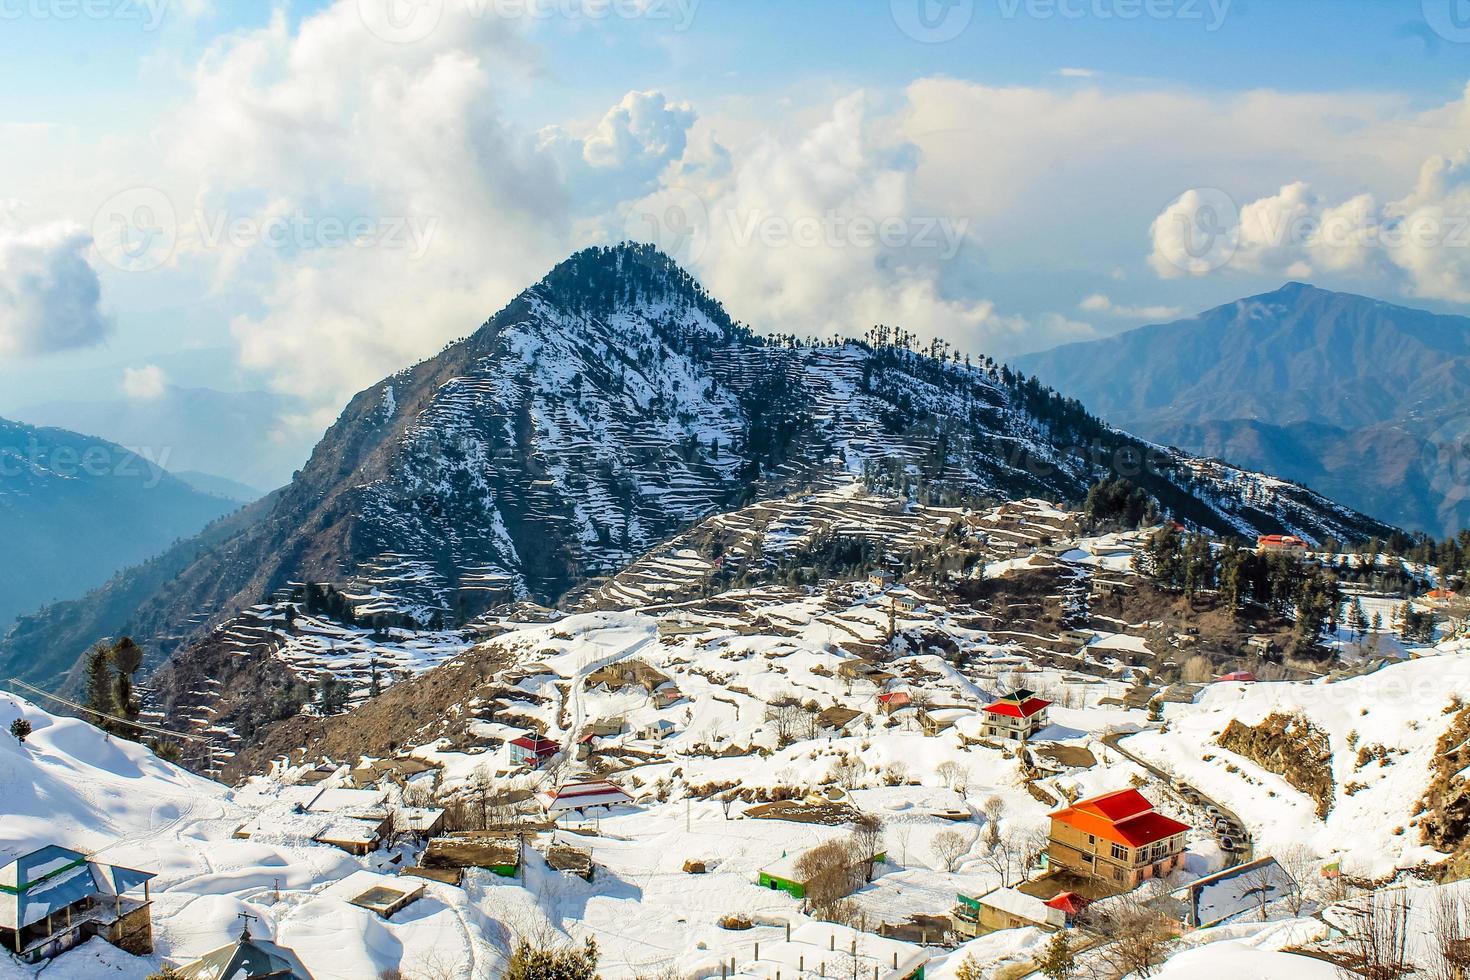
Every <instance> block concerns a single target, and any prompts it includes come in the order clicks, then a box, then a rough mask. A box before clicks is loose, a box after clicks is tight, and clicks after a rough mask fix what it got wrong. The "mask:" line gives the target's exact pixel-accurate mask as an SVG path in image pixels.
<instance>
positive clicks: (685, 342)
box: [0, 245, 1387, 682]
mask: <svg viewBox="0 0 1470 980" xmlns="http://www.w3.org/2000/svg"><path fill="white" fill-rule="evenodd" d="M891 337H892V339H893V340H894V341H895V342H894V343H889V344H887V345H884V346H878V347H874V346H871V345H869V344H866V343H860V342H855V341H849V342H845V343H842V344H838V345H835V346H834V345H831V344H825V345H814V346H807V345H797V344H793V343H790V342H774V341H767V340H763V339H761V338H759V337H757V336H756V335H755V334H754V333H753V332H752V331H751V330H750V329H749V328H748V327H746V326H744V325H742V324H739V323H736V322H734V321H733V320H731V318H730V317H729V316H728V315H727V314H726V312H725V311H724V309H723V308H722V307H721V306H720V305H719V303H718V302H716V301H715V300H714V299H713V298H712V297H710V296H709V295H708V294H707V293H706V292H705V291H704V290H703V288H702V287H700V286H699V284H698V283H697V282H695V281H694V280H693V279H692V278H691V277H690V276H689V275H688V274H687V273H685V272H684V271H683V270H681V269H679V268H678V267H677V266H676V265H675V264H674V263H673V262H672V260H670V259H669V258H668V257H667V256H665V255H663V254H662V253H660V252H658V251H656V250H654V249H652V248H651V247H647V246H633V245H625V246H619V247H616V248H600V249H589V250H586V251H583V252H579V253H577V254H576V255H574V256H572V257H571V258H569V259H568V260H566V261H565V262H563V263H561V264H560V265H558V266H557V267H556V268H555V269H553V270H552V271H551V272H550V273H549V274H548V275H547V276H546V277H545V278H544V279H542V280H541V282H539V283H537V284H536V285H534V286H532V287H531V288H529V289H527V290H526V291H525V292H524V293H522V294H521V295H520V296H518V297H517V298H516V299H514V300H512V301H511V303H509V304H508V305H507V306H506V307H505V308H504V309H503V310H501V311H500V312H499V313H497V314H496V315H495V316H494V317H492V318H491V319H490V320H489V321H487V322H486V323H485V324H484V325H483V326H481V327H480V329H478V330H477V331H476V332H475V333H474V334H472V335H471V336H469V337H467V338H466V339H464V340H462V341H460V342H458V343H455V344H452V345H450V346H449V347H447V348H446V349H445V350H444V351H442V352H441V353H440V354H439V355H437V356H436V357H434V358H432V359H430V360H428V361H424V362H423V363H420V364H418V365H415V366H414V367H412V368H409V369H407V370H405V371H402V372H399V373H398V374H395V375H394V376H392V377H390V378H387V379H385V380H383V381H382V382H380V383H379V384H377V385H374V386H372V387H371V388H369V389H367V390H365V391H363V392H361V393H360V394H358V395H357V396H356V397H354V398H353V399H352V401H351V402H350V403H349V404H348V406H347V407H346V409H345V410H344V411H343V412H342V415H341V416H340V417H339V419H338V420H337V422H336V423H335V424H334V425H333V426H332V427H331V428H330V429H329V430H328V432H327V433H326V435H325V436H324V437H323V438H322V440H321V442H320V443H319V444H318V445H317V447H316V449H315V451H314V452H313V453H312V456H311V459H310V460H309V461H308V462H307V464H306V465H305V466H304V467H303V468H302V469H301V471H300V472H299V473H298V474H297V477H296V479H295V480H293V481H292V483H291V484H290V485H289V486H287V487H285V488H283V489H282V490H280V491H279V492H277V493H276V494H274V495H272V497H271V498H269V499H268V500H267V501H263V502H261V503H260V504H257V505H255V506H254V507H252V508H251V509H250V511H249V515H250V516H249V518H248V520H242V522H241V524H239V525H238V526H236V527H235V528H233V529H232V530H231V533H229V534H223V535H217V536H216V537H215V538H214V539H212V540H211V541H210V542H209V543H208V544H207V546H200V547H198V548H197V549H196V550H197V551H198V557H197V558H194V559H192V560H191V559H189V558H188V557H187V556H186V555H184V556H183V557H182V558H180V557H179V556H180V555H183V552H182V551H181V552H176V553H175V558H177V559H179V560H180V562H181V564H183V566H184V567H182V568H181V569H179V570H178V571H177V573H176V574H175V575H174V576H173V577H172V578H171V579H170V580H169V581H168V582H167V583H166V584H164V585H163V586H162V587H161V588H159V589H158V590H156V591H153V592H151V593H150V594H148V595H147V596H145V597H141V598H140V597H138V596H129V597H128V598H127V599H126V600H123V599H120V598H119V597H117V596H115V595H107V594H98V595H94V596H90V597H88V598H86V599H84V600H81V601H80V602H79V603H75V604H61V605H60V606H58V607H57V608H56V609H54V610H51V611H50V612H49V613H47V614H43V615H40V616H37V617H34V618H31V619H28V620H27V621H26V623H25V624H24V625H25V626H26V630H25V637H26V640H25V642H24V643H23V644H17V643H13V642H12V643H0V669H4V668H5V667H6V665H7V662H8V663H10V664H12V665H13V664H15V663H17V662H22V663H25V664H26V665H27V666H28V667H29V668H30V669H31V670H33V671H34V673H33V677H34V678H35V679H37V680H41V681H52V682H54V681H55V679H56V678H57V677H58V676H59V674H60V673H61V672H64V671H66V670H67V669H68V668H69V667H70V665H71V663H72V658H74V657H75V656H76V654H77V653H79V652H80V649H79V646H84V645H85V644H84V641H89V640H90V636H89V634H90V635H91V636H95V635H105V634H109V633H113V632H115V631H117V630H119V629H121V628H122V626H123V625H127V627H128V628H129V630H130V631H131V632H132V633H134V635H135V636H137V638H138V639H139V640H140V641H141V642H143V643H144V644H145V646H146V647H147V648H148V649H149V650H150V653H151V654H152V655H153V656H154V661H153V663H154V664H155V665H156V663H157V662H158V660H159V659H162V658H167V657H168V656H171V655H173V654H174V653H176V652H178V651H179V650H181V649H184V648H186V647H187V646H188V644H189V643H190V642H192V641H193V640H195V639H197V638H199V637H200V636H202V635H203V634H204V633H205V632H206V631H207V630H208V628H209V627H210V626H211V625H214V624H218V623H220V622H223V621H224V620H225V619H227V618H228V617H229V616H231V615H233V614H235V613H237V612H239V611H240V610H241V609H243V608H245V607H248V606H250V605H252V604H254V603H258V602H261V601H263V600H265V599H267V598H270V597H272V596H277V595H280V594H282V593H283V592H287V591H290V590H293V589H300V588H301V585H302V583H319V584H320V583H326V584H330V585H331V586H333V588H334V590H335V591H336V593H337V594H338V595H339V596H340V597H341V601H342V602H343V603H344V604H346V605H347V606H349V607H350V609H351V612H352V613H353V614H354V615H355V616H356V617H358V619H359V620H360V621H366V622H372V621H374V620H378V621H382V622H384V623H388V622H404V623H407V624H413V625H418V626H429V627H433V626H436V625H448V624H453V623H457V622H463V621H465V620H467V619H469V618H472V617H473V616H475V615H476V614H478V613H480V612H482V611H484V610H485V609H487V608H489V607H490V606H492V605H494V604H496V603H499V602H504V601H509V600H517V599H522V598H535V599H538V600H540V601H543V602H550V601H554V600H555V599H556V598H557V597H558V596H560V595H561V594H563V593H564V592H565V591H566V590H567V589H569V588H570V587H572V586H573V585H575V584H577V583H579V582H581V581H585V580H586V579H588V578H590V577H595V576H603V575H609V574H612V573H614V572H616V571H617V570H619V569H620V568H622V567H623V566H625V565H626V564H627V563H629V562H630V561H631V560H632V559H634V558H635V557H637V556H638V555H640V554H642V553H643V552H645V551H647V550H648V549H649V548H651V547H653V546H654V545H656V544H657V543H659V542H660V541H663V540H665V539H667V538H669V537H670V536H672V535H673V534H675V533H677V532H678V531H680V530H682V529H684V528H686V527H688V526H689V525H691V524H692V523H694V522H695V521H696V520H698V519H700V518H702V517H704V516H706V515H708V514H711V513H713V512H716V511H719V510H723V509H729V508H732V507H735V506H738V505H741V504H744V503H748V502H750V501H752V500H755V499H760V498H762V497H766V496H770V495H773V494H778V493H783V492H786V491H788V490H790V489H792V488H798V487H823V486H833V485H835V484H838V483H842V482H847V481H850V480H851V479H853V478H854V476H857V475H863V474H866V475H867V476H869V477H870V478H872V479H881V480H887V481H889V482H890V483H896V484H901V485H903V488H905V489H907V490H908V491H909V492H911V493H923V494H931V495H941V496H942V495H943V494H950V495H952V496H955V497H957V496H958V495H961V494H963V495H969V496H975V495H986V496H989V497H994V498H1003V499H1008V498H1016V497H1023V496H1042V497H1049V498H1053V499H1072V500H1080V499H1081V498H1082V497H1083V496H1085V494H1086V492H1087V489H1088V487H1089V486H1090V485H1091V484H1092V483H1093V482H1095V481H1096V480H1097V479H1098V478H1099V477H1101V476H1103V475H1108V474H1113V473H1117V472H1120V471H1122V470H1125V469H1126V470H1128V472H1129V473H1131V474H1132V476H1133V478H1134V479H1135V480H1136V482H1139V483H1141V484H1142V485H1143V486H1144V487H1145V489H1147V490H1149V491H1150V492H1151V493H1152V494H1153V495H1154V496H1155V497H1156V498H1157V499H1159V500H1160V501H1161V503H1162V504H1163V506H1164V507H1165V508H1166V509H1167V510H1169V511H1170V512H1172V513H1174V514H1176V515H1177V516H1178V517H1179V518H1180V519H1182V520H1186V521H1189V522H1191V523H1193V524H1195V525H1197V526H1200V527H1205V528H1211V529H1213V530H1217V531H1222V532H1231V533H1242V534H1252V533H1256V532H1270V531H1289V532H1293V533H1300V534H1304V535H1307V536H1309V537H1314V538H1320V537H1325V536H1333V537H1339V538H1363V537H1367V536H1368V535H1370V534H1376V533H1385V532H1386V531H1387V528H1386V527H1385V526H1384V525H1382V524H1380V523H1378V522H1375V521H1372V520H1371V519H1368V518H1365V517H1364V516H1363V515H1361V514H1357V513H1354V512H1352V511H1351V510H1348V509H1346V508H1343V507H1340V506H1338V505H1336V504H1334V503H1332V502H1331V501H1328V500H1326V499H1324V498H1322V497H1320V496H1317V495H1315V494H1312V493H1310V492H1308V491H1306V490H1304V489H1302V488H1299V487H1294V486H1292V485H1290V484H1286V483H1282V482H1280V481H1276V480H1272V479H1268V478H1261V477H1258V476H1256V475H1253V474H1248V473H1242V472H1239V471H1235V470H1229V469H1227V468H1210V469H1209V470H1206V469H1201V468H1198V467H1193V466H1191V465H1190V461H1189V460H1187V459H1186V458H1185V457H1183V456H1182V455H1179V454H1170V453H1154V459H1153V460H1152V462H1153V465H1152V466H1151V467H1148V468H1144V469H1143V470H1141V471H1138V470H1135V469H1133V468H1132V467H1131V464H1130V460H1137V459H1140V458H1142V457H1143V456H1145V455H1146V454H1148V453H1149V452H1150V447H1148V446H1146V445H1145V444H1143V443H1141V442H1139V441H1138V440H1136V439H1134V438H1133V437H1131V436H1128V435H1126V434H1125V433H1121V432H1118V431H1117V430H1114V429H1111V428H1109V427H1107V426H1105V425H1102V424H1101V423H1099V422H1098V421H1097V419H1096V418H1094V417H1092V416H1090V415H1089V414H1088V413H1087V412H1086V411H1085V410H1084V409H1083V408H1082V406H1081V405H1080V404H1078V403H1076V402H1075V401H1072V400H1070V399H1065V398H1062V397H1060V396H1058V395H1056V394H1055V393H1054V392H1050V391H1048V390H1046V389H1044V388H1043V387H1041V386H1040V385H1038V384H1036V383H1035V382H1032V381H1028V380H1026V379H1024V378H1021V377H1019V376H1017V375H1015V374H1014V373H1013V372H1011V371H1010V370H1009V369H1006V368H1003V367H1001V366H1000V365H997V364H994V363H993V362H990V361H988V360H982V361H981V362H980V363H979V364H975V365H971V364H968V363H967V364H961V363H960V362H959V361H957V360H950V359H941V358H936V357H933V356H930V355H928V354H925V353H920V352H918V351H915V350H912V349H910V341H909V340H908V339H907V338H906V337H904V336H903V335H901V334H899V333H897V332H893V333H892V334H891ZM104 591H105V590H104ZM52 621H54V622H55V624H56V625H57V626H58V628H60V630H61V632H59V633H57V632H54V631H51V629H50V627H49V626H48V622H52Z"/></svg>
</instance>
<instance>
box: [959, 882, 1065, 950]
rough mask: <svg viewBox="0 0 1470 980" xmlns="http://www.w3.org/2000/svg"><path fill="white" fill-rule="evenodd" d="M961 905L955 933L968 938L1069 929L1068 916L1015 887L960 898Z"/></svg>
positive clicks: (1059, 909) (1057, 908)
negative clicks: (1003, 932) (1030, 929)
mask: <svg viewBox="0 0 1470 980" xmlns="http://www.w3.org/2000/svg"><path fill="white" fill-rule="evenodd" d="M955 898H956V900H957V902H958V904H956V905H955V907H954V909H953V910H951V911H950V914H949V917H950V920H951V922H952V923H953V928H954V931H955V932H957V933H959V934H960V935H961V936H964V937H965V938H966V939H975V938H977V937H979V936H983V935H985V934H986V933H990V932H999V931H1000V930H1002V929H1024V928H1027V927H1035V928H1037V929H1041V930H1043V931H1045V932H1056V931H1057V930H1058V929H1064V928H1066V927H1067V924H1068V923H1067V913H1066V912H1065V911H1064V910H1063V909H1062V908H1059V907H1056V906H1053V905H1052V904H1051V903H1050V902H1045V901H1042V900H1041V899H1039V898H1036V897H1035V896H1032V895H1027V894H1025V893H1023V892H1019V891H1017V890H1016V889H1014V888H997V889H996V890H995V891H992V892H989V893H987V894H984V895H981V896H980V897H978V898H971V897H970V896H968V895H956V896H955Z"/></svg>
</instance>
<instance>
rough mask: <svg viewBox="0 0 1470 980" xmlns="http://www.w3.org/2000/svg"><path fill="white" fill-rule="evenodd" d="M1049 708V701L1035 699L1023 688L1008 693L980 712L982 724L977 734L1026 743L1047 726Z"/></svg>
mask: <svg viewBox="0 0 1470 980" xmlns="http://www.w3.org/2000/svg"><path fill="white" fill-rule="evenodd" d="M1050 707H1051V702H1050V701H1047V700H1045V699H1043V698H1038V697H1037V696H1036V695H1035V694H1034V693H1032V692H1031V691H1028V690H1025V689H1024V688H1023V689H1021V690H1018V691H1012V692H1011V693H1010V694H1007V695H1004V696H1003V697H1000V698H997V699H996V700H995V701H994V702H992V703H990V704H987V705H986V706H985V707H984V708H983V709H981V714H982V716H983V717H984V719H985V724H984V725H982V726H981V729H980V731H981V732H982V733H983V734H985V735H988V736H990V737H991V738H1002V739H1006V740H1008V741H1012V742H1025V741H1029V740H1030V738H1031V736H1033V735H1035V734H1036V733H1037V732H1039V731H1041V730H1042V729H1043V728H1045V727H1046V726H1047V725H1049V724H1051V722H1050V721H1048V720H1047V712H1046V709H1048V708H1050Z"/></svg>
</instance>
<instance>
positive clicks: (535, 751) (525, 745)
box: [510, 735, 561, 769]
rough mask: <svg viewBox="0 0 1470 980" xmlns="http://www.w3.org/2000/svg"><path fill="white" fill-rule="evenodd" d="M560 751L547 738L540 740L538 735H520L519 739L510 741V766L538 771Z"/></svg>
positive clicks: (558, 747)
mask: <svg viewBox="0 0 1470 980" xmlns="http://www.w3.org/2000/svg"><path fill="white" fill-rule="evenodd" d="M560 751H561V746H560V745H558V744H556V743H555V742H553V741H552V740H551V739H549V738H542V737H541V736H539V735H522V736H521V737H520V738H515V739H511V742H510V764H511V765H512V766H529V767H531V768H532V769H540V768H541V767H542V766H544V765H546V763H548V762H550V761H551V759H552V757H553V756H555V755H556V754H557V753H558V752H560Z"/></svg>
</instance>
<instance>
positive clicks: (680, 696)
mask: <svg viewBox="0 0 1470 980" xmlns="http://www.w3.org/2000/svg"><path fill="white" fill-rule="evenodd" d="M682 700H684V692H683V691H680V690H679V688H678V687H677V686H675V684H674V682H673V681H669V682H667V683H665V684H660V685H659V686H658V688H657V689H656V690H655V691H654V692H653V703H654V704H655V705H656V706H657V707H660V708H667V707H669V706H670V705H673V704H677V703H678V702H680V701H682Z"/></svg>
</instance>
